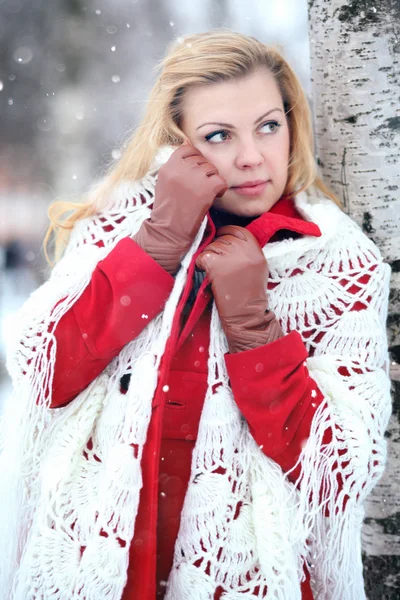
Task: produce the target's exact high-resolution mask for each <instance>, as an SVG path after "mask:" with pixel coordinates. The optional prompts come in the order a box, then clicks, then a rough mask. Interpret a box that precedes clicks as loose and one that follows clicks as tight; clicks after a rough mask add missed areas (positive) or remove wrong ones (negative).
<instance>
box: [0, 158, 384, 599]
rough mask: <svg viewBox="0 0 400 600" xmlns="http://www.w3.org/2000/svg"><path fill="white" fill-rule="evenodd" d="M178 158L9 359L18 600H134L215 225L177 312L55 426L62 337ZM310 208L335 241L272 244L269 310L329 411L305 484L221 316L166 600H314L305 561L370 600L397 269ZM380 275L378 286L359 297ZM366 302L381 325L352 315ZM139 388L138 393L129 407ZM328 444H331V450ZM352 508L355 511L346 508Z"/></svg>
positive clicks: (59, 276)
mask: <svg viewBox="0 0 400 600" xmlns="http://www.w3.org/2000/svg"><path fill="white" fill-rule="evenodd" d="M170 153H171V148H165V149H161V150H160V152H159V154H158V155H157V157H156V159H155V161H154V163H153V166H152V169H151V170H150V171H149V173H148V174H147V175H146V176H145V177H144V178H143V179H142V180H141V181H137V182H133V183H132V182H130V183H126V185H125V186H122V187H120V188H118V189H117V190H116V192H115V194H114V195H113V197H112V198H111V199H110V203H109V206H108V207H106V208H105V209H103V210H102V212H101V213H100V214H98V215H96V216H95V217H91V218H88V219H85V220H83V221H81V222H79V223H78V224H77V225H76V227H75V229H74V231H73V233H72V237H71V240H70V243H69V246H68V249H67V252H66V254H65V256H64V257H63V258H62V260H61V261H60V262H59V263H58V264H57V266H56V267H55V268H54V270H53V272H52V275H51V277H50V279H49V281H47V282H46V283H45V284H44V285H42V286H41V287H40V288H39V289H37V290H36V291H35V292H34V293H33V294H32V296H31V297H30V298H29V300H28V301H27V302H26V304H25V305H24V307H23V308H22V309H21V311H20V313H19V314H18V317H17V320H16V323H15V341H14V343H13V344H12V345H11V347H10V348H9V356H8V369H9V372H10V374H11V376H12V378H13V384H14V394H13V397H12V398H11V399H10V402H9V403H8V405H7V408H6V413H5V417H4V419H3V434H2V447H3V451H2V454H1V456H0V458H1V461H0V462H1V465H0V468H1V471H0V475H1V493H0V496H1V498H0V500H1V504H0V506H1V516H0V522H1V525H0V556H1V578H0V597H1V598H2V599H5V600H6V599H7V600H29V599H30V600H50V599H52V600H71V599H74V598H76V599H78V598H79V600H101V599H103V598H104V599H106V598H107V600H118V599H119V598H121V595H122V592H123V589H124V586H125V584H126V581H127V565H128V551H129V545H130V542H131V540H132V538H133V535H134V530H135V518H136V514H137V510H138V503H139V494H140V489H141V486H142V476H141V466H140V462H141V457H142V453H143V445H144V443H145V441H146V434H147V428H148V424H149V420H150V416H151V403H152V398H153V395H154V392H155V389H156V385H157V373H158V367H159V365H160V361H161V358H162V356H163V353H164V351H165V346H166V343H167V340H168V337H169V335H170V332H171V325H172V321H173V316H174V313H175V310H176V307H177V303H178V300H179V298H180V295H181V292H182V290H183V288H184V285H185V282H186V280H187V270H188V266H189V264H190V261H191V258H192V256H193V254H194V252H195V251H196V249H197V248H198V247H199V245H200V243H201V240H202V237H203V233H204V231H205V227H206V219H204V222H203V223H202V226H201V228H200V230H199V232H198V235H197V237H196V239H195V241H194V243H193V246H192V248H191V249H190V251H189V252H188V253H187V255H186V256H185V258H184V260H183V262H182V267H181V269H180V271H179V273H178V274H177V276H176V279H175V284H174V287H173V290H172V292H171V294H170V296H169V298H168V301H167V303H166V306H165V309H164V311H163V312H162V313H161V314H159V315H158V316H157V317H156V318H155V319H154V320H153V321H151V322H150V323H148V324H147V325H146V327H145V328H144V329H143V331H142V333H141V334H140V335H139V336H138V337H137V338H136V339H135V340H133V341H132V342H131V343H129V344H128V345H126V346H125V347H124V348H123V349H122V351H121V352H120V354H119V355H118V356H117V357H116V358H115V359H114V360H113V361H112V362H111V364H110V365H109V366H108V367H107V368H106V369H105V371H104V372H103V373H101V375H99V376H98V377H97V379H95V380H94V381H93V382H92V383H91V384H90V385H89V386H88V387H87V388H86V389H85V390H84V391H83V392H81V393H80V394H79V396H78V397H77V398H76V399H75V400H73V401H72V402H71V403H70V404H69V405H67V406H66V407H64V408H60V409H56V410H52V409H49V408H48V406H49V402H50V395H49V389H51V384H52V378H53V373H54V361H55V356H56V341H55V338H54V333H53V332H54V329H55V327H56V326H57V323H58V322H59V320H60V319H61V317H62V316H63V315H64V314H65V313H66V312H67V311H68V310H69V309H70V307H71V306H72V305H73V303H74V302H75V301H76V299H77V298H78V297H79V296H80V294H81V293H82V292H83V290H84V289H85V287H86V286H87V284H88V283H89V281H90V278H91V274H92V272H93V269H94V268H95V267H96V264H97V263H98V262H99V261H100V260H102V259H103V258H104V257H105V256H106V255H107V253H108V252H110V250H111V249H112V248H113V247H114V246H115V244H116V243H117V242H118V241H119V240H120V239H122V238H123V237H125V236H129V235H133V234H134V233H135V232H136V231H137V230H138V229H139V227H140V225H141V223H142V222H143V220H144V219H147V218H149V216H150V214H151V209H150V208H149V205H150V204H151V203H152V200H153V193H154V185H155V181H156V176H157V168H159V165H160V164H162V163H163V162H165V160H166V159H167V158H168V157H169V155H170ZM295 202H296V206H297V209H298V210H299V211H300V213H301V214H302V215H303V216H304V218H305V219H307V220H311V221H313V222H315V223H316V224H317V225H318V226H319V227H320V229H321V232H322V236H321V237H312V236H304V237H302V238H298V239H295V240H292V239H290V240H284V241H280V242H275V243H270V244H267V245H266V246H265V247H264V254H265V256H266V258H267V260H268V264H269V268H270V280H271V281H272V282H273V283H275V284H278V285H275V286H273V289H271V290H270V291H269V298H270V306H271V308H272V309H273V310H274V311H275V313H276V315H277V316H278V318H279V319H280V322H281V325H282V328H283V331H284V332H290V331H292V330H297V331H298V332H299V333H300V334H301V335H302V336H303V339H304V342H305V344H306V346H307V348H308V350H309V351H310V358H309V359H308V360H307V367H308V369H309V372H310V374H311V376H312V377H313V379H314V380H315V381H316V383H317V385H318V386H319V388H320V389H321V391H322V392H323V394H324V398H325V400H324V402H323V404H322V405H321V406H320V407H319V408H318V410H317V412H316V414H315V417H314V419H313V423H312V428H311V434H310V436H309V438H308V439H307V440H305V441H304V445H303V450H302V454H301V457H300V461H301V469H302V470H301V472H302V475H301V478H300V480H299V481H298V482H297V487H296V486H294V485H293V484H291V483H290V482H289V481H288V479H287V477H286V475H285V474H284V473H283V472H282V470H281V468H280V467H279V466H278V465H277V464H276V463H275V462H274V461H273V460H271V459H269V458H267V456H266V455H265V454H264V453H263V451H262V449H260V448H259V447H258V446H257V444H256V442H255V441H254V439H253V437H252V436H251V434H250V432H249V429H248V425H247V423H246V421H245V420H244V419H243V417H242V415H241V413H240V412H239V410H238V408H237V406H236V404H235V400H234V397H233V395H232V391H231V388H230V384H229V379H228V374H227V370H226V366H225V362H224V356H223V355H224V352H227V349H228V348H227V342H226V338H225V336H224V334H223V331H222V328H221V325H220V321H219V318H218V313H217V310H216V307H215V304H214V305H213V309H212V316H211V341H210V348H209V362H208V390H207V393H206V397H205V402H204V407H203V411H202V414H201V421H200V428H199V433H198V438H197V441H196V445H195V448H194V452H193V458H192V468H191V476H190V482H189V486H188V490H187V493H186V498H185V502H184V507H183V511H182V518H181V526H180V531H179V535H178V539H177V542H176V544H175V553H174V564H173V568H172V571H171V573H170V577H169V580H168V585H167V591H166V600H186V599H187V598H189V597H191V598H195V599H196V600H212V599H213V597H214V590H215V589H216V588H217V587H218V586H220V587H221V588H222V589H223V590H224V591H223V594H222V598H223V600H239V599H240V600H242V599H243V598H244V597H246V598H250V597H251V598H253V597H254V598H267V599H270V598H274V599H278V600H279V599H281V600H300V598H301V592H300V582H301V580H302V577H303V561H304V560H306V561H307V563H308V566H309V568H310V571H311V576H312V587H313V591H314V594H315V598H316V600H317V599H318V600H320V599H323V600H338V599H340V600H361V599H362V598H365V593H364V586H363V579H362V563H361V548H360V530H361V525H362V522H363V516H364V510H363V503H364V499H365V497H366V495H367V494H368V493H369V492H370V490H371V488H372V487H373V486H374V485H375V483H376V482H377V480H378V479H379V477H380V476H381V474H382V471H383V469H384V464H385V457H386V442H385V440H384V432H385V428H386V425H387V422H388V419H389V415H390V409H391V407H390V385H389V379H388V356H387V342H386V333H385V321H386V314H387V298H388V288H389V276H390V269H389V267H388V265H386V264H384V263H383V261H382V258H381V256H380V254H379V251H378V250H377V248H376V247H375V245H374V244H373V243H372V242H371V241H370V240H369V239H368V238H367V237H366V236H365V235H364V234H363V233H362V231H361V230H360V228H359V227H358V226H357V225H356V224H355V223H354V222H353V221H352V220H351V219H349V217H347V216H346V215H345V214H344V213H343V212H342V211H341V210H339V208H338V207H336V205H334V204H333V203H332V202H331V201H330V200H329V199H327V198H324V197H321V195H320V194H319V193H317V192H316V191H315V190H314V191H313V192H312V193H304V192H303V193H301V194H299V195H298V196H297V197H296V199H295ZM109 225H112V231H109V230H108V229H110V228H109V227H108V226H109ZM99 241H102V242H103V243H104V247H99V246H98V245H96V244H97V243H98V242H99ZM294 271H295V274H293V272H294ZM365 274H368V276H369V280H368V283H362V282H361V281H360V278H361V277H362V276H363V275H365ZM352 286H353V288H352V290H350V288H351V287H352ZM354 286H356V287H354ZM354 290H355V291H354ZM356 300H358V301H359V302H362V303H363V304H365V305H366V308H365V310H362V311H358V312H357V311H355V310H352V307H353V305H354V302H355V301H356ZM132 310H134V307H132ZM93 318H94V319H102V315H101V314H93ZM144 318H145V315H144ZM346 369H347V370H346ZM126 373H130V374H131V380H130V385H129V390H128V392H127V394H126V395H123V394H121V393H120V379H121V377H122V376H123V375H124V374H126ZM216 384H220V385H216ZM215 389H216V391H215V392H213V390H215ZM38 398H39V402H38V403H37V399H38ZM188 401H189V402H190V398H188ZM328 429H330V430H331V431H332V433H333V439H332V442H331V443H329V444H328V445H325V446H324V445H323V442H322V440H323V436H324V432H325V431H326V430H328ZM339 471H340V473H341V474H342V476H343V479H344V484H343V489H342V490H341V491H340V492H339V491H338V484H337V473H338V472H339ZM321 490H322V491H323V493H322V494H321ZM345 496H348V497H349V498H350V499H349V500H348V502H347V503H346V505H345V508H343V501H344V498H345ZM239 508H240V510H239ZM326 509H329V514H330V515H331V516H330V517H329V518H327V517H325V516H324V514H326V513H325V510H326ZM100 533H101V535H100Z"/></svg>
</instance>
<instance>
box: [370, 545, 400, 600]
mask: <svg viewBox="0 0 400 600" xmlns="http://www.w3.org/2000/svg"><path fill="white" fill-rule="evenodd" d="M363 563H364V581H365V590H366V592H367V595H368V598H369V600H398V598H399V589H400V556H393V555H389V556H366V555H365V554H364V555H363Z"/></svg>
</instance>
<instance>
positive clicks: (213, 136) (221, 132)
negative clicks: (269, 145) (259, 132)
mask: <svg viewBox="0 0 400 600" xmlns="http://www.w3.org/2000/svg"><path fill="white" fill-rule="evenodd" d="M264 127H272V128H273V129H272V130H271V129H270V130H269V132H267V133H275V132H276V131H277V130H278V128H279V127H281V123H278V121H268V122H267V123H263V125H261V128H260V129H264ZM218 135H220V136H228V135H229V132H228V131H227V130H226V129H220V130H219V131H213V133H209V134H208V135H206V136H205V140H206V141H207V142H211V143H212V144H220V143H221V142H225V141H226V140H227V137H223V138H222V139H219V140H217V139H216V137H217V136H218Z"/></svg>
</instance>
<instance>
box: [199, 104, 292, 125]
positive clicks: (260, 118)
mask: <svg viewBox="0 0 400 600" xmlns="http://www.w3.org/2000/svg"><path fill="white" fill-rule="evenodd" d="M275 110H279V111H280V112H283V111H282V110H281V109H280V108H272V109H271V110H269V111H268V112H266V113H265V114H263V115H262V116H261V117H259V118H258V119H257V121H254V125H257V123H259V122H260V121H262V120H263V119H264V118H265V117H266V116H267V115H269V114H270V113H272V112H274V111H275ZM204 125H221V126H222V127H229V128H230V129H235V126H234V125H230V124H229V123H216V122H215V121H210V122H209V123H203V125H199V126H198V127H196V131H197V130H198V129H200V128H201V127H204Z"/></svg>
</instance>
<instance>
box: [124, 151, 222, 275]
mask: <svg viewBox="0 0 400 600" xmlns="http://www.w3.org/2000/svg"><path fill="white" fill-rule="evenodd" d="M227 189H228V186H227V184H226V181H225V180H224V179H223V178H222V177H221V176H220V175H219V173H218V170H217V168H216V167H215V166H214V165H212V164H211V163H209V162H207V161H206V159H205V158H204V156H203V155H202V154H201V152H200V151H199V150H197V148H194V146H191V145H190V144H188V143H185V144H182V146H180V147H179V148H178V149H177V150H175V152H174V153H173V154H172V155H171V157H170V158H169V160H168V161H167V162H166V163H165V164H164V165H162V167H161V168H160V170H159V172H158V179H157V183H156V187H155V194H154V203H153V209H152V213H151V217H150V219H148V220H146V221H144V222H143V224H142V226H141V228H140V230H139V231H138V232H137V233H136V235H135V236H134V238H133V239H134V240H135V241H136V242H137V243H138V244H139V245H140V246H141V247H142V248H143V249H144V250H145V251H146V252H147V253H148V254H150V256H152V257H153V258H154V259H155V260H156V261H157V262H158V263H159V264H160V265H161V266H162V267H164V268H165V269H166V270H167V271H168V272H169V273H170V274H171V275H173V274H174V273H175V272H176V271H177V270H178V268H179V265H180V262H181V260H182V257H183V256H184V255H185V254H186V252H187V251H188V250H189V248H190V246H191V245H192V243H193V240H194V238H195V236H196V234H197V232H198V230H199V227H200V225H201V223H202V221H203V219H204V217H205V215H206V213H207V211H208V210H209V208H210V207H211V205H212V203H213V202H214V199H215V198H216V196H221V195H223V194H224V193H225V192H226V190H227Z"/></svg>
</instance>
